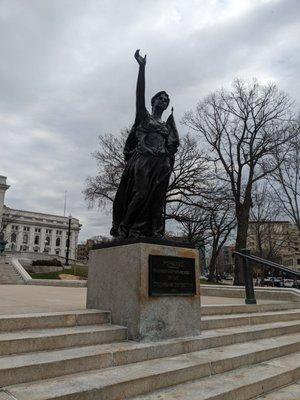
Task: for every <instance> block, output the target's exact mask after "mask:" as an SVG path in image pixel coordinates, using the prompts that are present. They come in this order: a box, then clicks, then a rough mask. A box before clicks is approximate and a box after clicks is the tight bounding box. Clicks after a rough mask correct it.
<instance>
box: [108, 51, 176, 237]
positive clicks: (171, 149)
mask: <svg viewBox="0 0 300 400" xmlns="http://www.w3.org/2000/svg"><path fill="white" fill-rule="evenodd" d="M134 57H135V59H136V60H137V62H138V64H139V74H138V80H137V88H136V117H135V122H134V125H133V127H132V129H131V131H130V134H129V136H128V138H127V141H126V144H125V148H124V156H125V161H126V167H125V169H124V172H123V175H122V178H121V182H120V185H119V188H118V190H117V193H116V197H115V200H114V204H113V226H112V229H111V235H112V236H114V237H116V238H120V239H125V238H128V237H129V238H138V237H153V238H159V237H162V236H163V210H164V203H165V198H166V192H167V189H168V184H169V179H170V175H171V172H172V168H173V165H174V155H175V153H176V151H177V149H178V146H179V137H178V132H177V129H176V125H175V121H174V118H173V112H172V113H171V115H170V116H169V118H168V120H167V121H166V122H164V121H162V119H161V116H162V113H163V112H164V111H165V110H166V108H167V107H168V105H169V101H170V100H169V96H168V94H167V93H166V92H164V91H161V92H158V93H156V94H155V95H154V96H153V97H152V99H151V106H152V112H151V114H150V113H149V112H148V110H147V109H146V106H145V66H146V56H145V57H142V56H141V55H140V54H139V50H137V51H136V52H135V55H134ZM172 111H173V110H172Z"/></svg>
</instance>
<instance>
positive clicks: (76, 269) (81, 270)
mask: <svg viewBox="0 0 300 400" xmlns="http://www.w3.org/2000/svg"><path fill="white" fill-rule="evenodd" d="M61 274H68V275H76V276H81V277H83V278H87V276H88V268H87V267H81V266H72V267H71V269H62V270H61V271H54V272H39V273H33V272H30V273H29V275H30V276H31V278H33V279H60V278H59V275H61Z"/></svg>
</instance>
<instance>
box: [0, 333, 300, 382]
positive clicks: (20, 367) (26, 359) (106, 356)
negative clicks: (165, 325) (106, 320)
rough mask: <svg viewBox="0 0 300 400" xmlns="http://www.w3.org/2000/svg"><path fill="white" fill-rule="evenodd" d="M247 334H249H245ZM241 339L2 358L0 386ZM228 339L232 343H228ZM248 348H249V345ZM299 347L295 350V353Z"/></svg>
mask: <svg viewBox="0 0 300 400" xmlns="http://www.w3.org/2000/svg"><path fill="white" fill-rule="evenodd" d="M244 332H245V333H246V330H244ZM248 333H249V332H248ZM251 333H252V336H251V337H250V338H249V336H248V338H247V340H254V339H255V340H257V339H258V337H259V335H260V334H262V333H263V332H261V331H259V330H258V331H257V332H253V331H252V332H251ZM264 333H265V332H264ZM269 334H270V335H271V334H272V333H271V332H270V331H269ZM275 334H276V331H275ZM242 337H243V336H242V335H239V334H238V332H235V333H232V332H231V334H229V333H227V334H226V333H225V334H224V332H218V331H217V332H214V336H213V335H212V334H211V335H208V337H202V335H201V336H199V337H196V338H183V339H173V340H165V341H160V342H155V343H137V342H130V341H128V342H122V343H111V344H105V345H94V346H82V347H74V348H67V349H59V350H53V351H49V350H48V351H42V352H35V353H25V354H20V355H11V356H2V357H0V382H3V385H12V384H16V383H21V382H29V381H30V380H36V379H46V378H51V377H56V376H59V375H65V374H70V373H74V372H80V371H87V370H91V369H95V368H98V369H99V368H107V367H111V366H116V365H124V364H130V363H134V362H140V361H145V360H151V359H155V358H162V357H170V356H174V355H179V354H183V353H189V352H195V351H200V350H205V349H210V348H212V347H218V346H219V347H221V346H222V345H223V344H225V345H232V344H233V343H234V344H235V345H237V343H240V342H239V340H241V338H242ZM244 337H245V336H244ZM263 337H265V336H263ZM295 337H297V341H298V340H299V341H300V336H299V334H298V333H297V334H296V336H295V333H293V334H290V335H285V336H280V337H279V338H278V342H277V345H278V346H280V343H282V341H284V340H290V339H291V341H292V342H293V343H294V338H295ZM229 338H230V340H231V341H228V339H229ZM285 338H287V339H285ZM289 338H290V339H289ZM264 341H266V342H268V344H269V343H274V337H271V338H268V339H263V342H264ZM247 346H249V343H248V344H247ZM297 346H298V343H296V345H295V347H293V350H294V349H295V348H296V347H297ZM266 348H267V346H266ZM272 349H273V345H272ZM276 351H277V350H276ZM272 353H273V350H272Z"/></svg>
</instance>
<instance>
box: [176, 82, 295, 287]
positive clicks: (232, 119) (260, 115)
mask: <svg viewBox="0 0 300 400" xmlns="http://www.w3.org/2000/svg"><path fill="white" fill-rule="evenodd" d="M292 110H293V103H292V102H291V100H290V99H289V97H288V96H287V95H286V94H285V93H283V92H281V91H279V90H278V88H277V87H276V86H275V85H274V84H268V85H261V84H259V83H258V82H257V81H253V82H252V83H250V84H246V83H244V82H243V81H241V80H235V81H234V82H233V84H232V89H231V90H224V89H222V90H220V91H218V92H215V93H213V94H211V95H209V96H208V97H206V98H205V99H204V100H203V101H201V102H200V103H199V104H198V105H197V107H196V110H195V111H194V112H189V113H187V114H186V115H185V117H184V120H183V122H184V123H185V124H186V125H187V126H188V127H189V128H191V129H192V130H194V131H196V132H198V133H199V134H200V135H201V137H203V138H205V140H206V143H207V145H208V152H207V157H208V160H209V161H211V162H213V163H214V164H215V168H216V169H217V170H218V171H219V173H220V174H219V178H220V179H222V180H224V182H226V183H228V184H229V185H230V188H231V192H232V197H233V199H234V202H235V214H236V219H237V236H236V249H237V250H240V249H243V248H245V247H246V242H247V232H248V225H249V215H250V208H251V205H252V199H251V195H252V188H253V184H254V183H255V182H258V181H260V180H261V179H263V178H265V177H266V176H267V175H268V174H271V173H272V172H274V171H275V170H276V169H277V168H278V164H274V162H273V160H271V156H272V154H273V153H274V152H275V151H276V150H277V149H280V148H281V146H283V145H284V144H285V143H286V142H287V141H289V140H290V139H291V136H292V135H293V133H291V130H290V126H291V120H292V119H293V118H294V115H293V112H292ZM279 162H280V160H279ZM241 283H243V276H242V270H241V268H240V264H239V260H238V258H236V261H235V279H234V284H241Z"/></svg>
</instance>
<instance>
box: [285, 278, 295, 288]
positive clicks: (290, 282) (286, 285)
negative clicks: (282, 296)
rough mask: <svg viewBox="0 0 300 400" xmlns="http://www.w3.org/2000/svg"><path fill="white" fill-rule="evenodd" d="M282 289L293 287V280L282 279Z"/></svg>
mask: <svg viewBox="0 0 300 400" xmlns="http://www.w3.org/2000/svg"><path fill="white" fill-rule="evenodd" d="M283 285H284V287H289V288H291V287H293V286H294V279H284V280H283Z"/></svg>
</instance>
